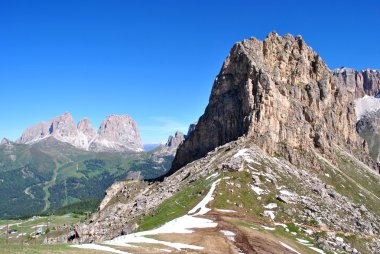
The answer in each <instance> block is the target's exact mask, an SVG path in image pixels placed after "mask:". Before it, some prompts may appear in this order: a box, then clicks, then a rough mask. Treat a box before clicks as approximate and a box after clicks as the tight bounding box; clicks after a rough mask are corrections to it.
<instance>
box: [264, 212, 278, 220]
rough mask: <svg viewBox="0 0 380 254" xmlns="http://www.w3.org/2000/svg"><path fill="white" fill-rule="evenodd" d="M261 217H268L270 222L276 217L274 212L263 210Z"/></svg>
mask: <svg viewBox="0 0 380 254" xmlns="http://www.w3.org/2000/svg"><path fill="white" fill-rule="evenodd" d="M263 215H264V217H270V218H271V220H274V218H275V217H276V216H275V215H274V212H273V211H270V210H265V211H264V214H263Z"/></svg>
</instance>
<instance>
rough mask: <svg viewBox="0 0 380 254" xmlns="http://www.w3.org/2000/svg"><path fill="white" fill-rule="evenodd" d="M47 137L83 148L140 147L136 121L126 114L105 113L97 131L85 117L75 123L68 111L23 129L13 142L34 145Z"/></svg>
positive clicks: (132, 148) (122, 148)
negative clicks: (110, 114) (106, 115)
mask: <svg viewBox="0 0 380 254" xmlns="http://www.w3.org/2000/svg"><path fill="white" fill-rule="evenodd" d="M48 137H53V138H55V139H56V140H59V141H61V142H66V143H69V144H71V145H73V146H75V147H78V148H81V149H85V150H93V151H118V152H124V151H131V150H132V151H140V150H141V149H142V142H141V138H140V135H139V132H138V129H137V124H136V123H135V121H134V120H133V119H132V118H131V117H129V116H127V115H123V116H116V115H112V116H108V117H107V118H106V119H105V120H104V121H103V122H102V124H101V126H100V128H99V130H98V132H97V131H96V130H95V129H94V128H93V126H92V124H91V122H90V121H89V120H88V119H87V118H85V119H83V120H81V121H79V123H78V124H75V122H74V119H73V117H72V115H71V114H70V113H68V112H67V113H64V114H63V115H61V116H58V117H55V118H53V119H51V120H50V121H49V122H47V123H45V122H41V123H38V124H36V125H34V126H32V127H30V128H28V129H26V130H25V131H24V133H23V134H22V135H21V137H20V138H19V139H18V140H17V141H16V142H17V143H23V144H33V143H36V142H39V141H40V140H42V139H45V138H48Z"/></svg>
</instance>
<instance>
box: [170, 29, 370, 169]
mask: <svg viewBox="0 0 380 254" xmlns="http://www.w3.org/2000/svg"><path fill="white" fill-rule="evenodd" d="M354 98H355V93H353V91H352V89H347V86H346V85H345V83H344V82H343V81H342V80H341V77H340V76H339V77H337V76H334V75H333V73H332V72H331V71H330V70H329V69H328V67H327V65H326V64H325V62H324V61H323V60H322V59H321V57H320V56H319V55H318V54H317V53H316V52H315V51H313V50H312V49H311V48H310V47H309V46H308V45H307V44H306V43H305V42H304V40H303V39H302V38H301V37H300V36H297V37H296V38H294V37H293V36H292V35H289V34H288V35H285V36H279V35H278V34H276V33H270V34H269V35H268V36H267V38H266V39H265V40H264V41H259V40H257V39H256V38H251V39H248V40H244V41H242V42H238V43H236V44H235V45H234V46H233V48H232V49H231V52H230V54H229V55H228V57H227V59H226V60H225V62H224V64H223V67H222V69H221V71H220V73H219V75H218V76H217V77H216V79H215V82H214V85H213V88H212V92H211V97H210V100H209V104H208V105H207V108H206V110H205V113H204V115H203V116H202V117H201V118H200V119H199V122H198V124H197V128H196V129H195V130H194V131H193V132H192V133H191V134H190V136H189V138H188V139H187V140H186V141H185V142H184V143H183V144H182V145H181V146H180V147H179V148H178V151H177V154H176V157H175V159H174V161H173V165H172V169H171V171H170V172H169V174H171V173H173V172H175V171H176V170H178V169H179V168H181V167H182V166H184V165H186V164H187V163H189V162H191V161H193V160H195V159H198V158H201V157H202V156H204V155H205V154H206V153H207V152H209V151H211V150H213V149H214V148H216V147H218V146H220V145H223V144H225V143H227V142H230V141H232V140H236V139H237V138H238V137H240V136H247V137H249V138H250V139H251V140H253V141H254V142H255V143H256V144H257V145H259V146H260V147H261V148H263V149H264V150H265V151H267V152H269V153H270V154H272V155H273V154H281V155H282V156H284V157H285V158H287V159H288V160H289V161H290V162H291V163H294V164H295V165H297V164H298V165H299V164H304V165H309V166H315V165H317V164H318V163H317V162H316V161H314V160H313V159H312V158H313V156H305V154H304V153H310V155H312V151H313V149H317V150H318V151H320V152H322V153H326V155H327V156H329V157H334V154H335V152H334V151H333V145H334V144H338V145H340V146H343V147H345V148H347V149H349V150H351V149H352V148H354V147H358V146H359V147H360V146H362V140H361V139H360V138H359V137H358V135H357V133H356V131H355V123H356V117H355V109H354V103H353V101H354ZM360 157H361V158H362V159H363V161H365V162H367V163H371V160H370V159H369V157H368V156H366V155H365V154H364V152H363V154H362V155H360Z"/></svg>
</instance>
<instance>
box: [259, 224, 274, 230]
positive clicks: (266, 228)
mask: <svg viewBox="0 0 380 254" xmlns="http://www.w3.org/2000/svg"><path fill="white" fill-rule="evenodd" d="M261 227H262V228H263V229H265V230H271V231H273V230H275V229H276V228H271V227H267V226H264V225H261Z"/></svg>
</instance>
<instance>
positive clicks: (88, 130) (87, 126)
mask: <svg viewBox="0 0 380 254" xmlns="http://www.w3.org/2000/svg"><path fill="white" fill-rule="evenodd" d="M77 128H78V131H79V132H82V133H83V134H84V135H85V136H87V137H89V138H90V139H93V138H94V137H95V136H96V130H95V128H94V127H93V126H92V124H91V122H90V120H89V119H88V118H84V119H82V120H80V121H79V123H78V125H77Z"/></svg>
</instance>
